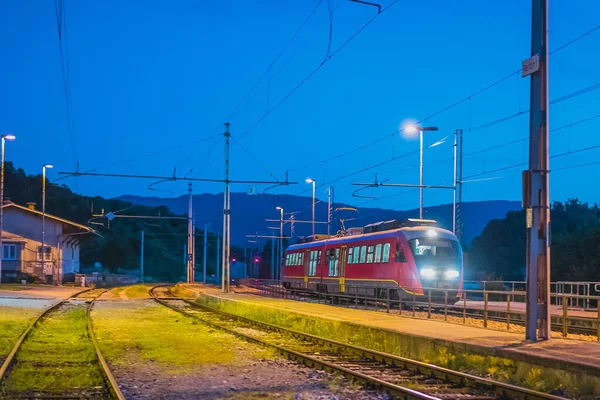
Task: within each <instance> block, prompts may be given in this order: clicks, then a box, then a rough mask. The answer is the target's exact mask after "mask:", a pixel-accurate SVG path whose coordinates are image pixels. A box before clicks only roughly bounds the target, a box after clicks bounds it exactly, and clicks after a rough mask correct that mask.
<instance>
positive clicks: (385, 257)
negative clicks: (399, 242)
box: [381, 243, 390, 263]
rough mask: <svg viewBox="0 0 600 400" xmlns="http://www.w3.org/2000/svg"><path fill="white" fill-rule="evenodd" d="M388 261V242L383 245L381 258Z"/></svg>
mask: <svg viewBox="0 0 600 400" xmlns="http://www.w3.org/2000/svg"><path fill="white" fill-rule="evenodd" d="M388 261H390V244H389V243H386V244H384V245H383V257H382V258H381V262H384V263H386V262H388Z"/></svg>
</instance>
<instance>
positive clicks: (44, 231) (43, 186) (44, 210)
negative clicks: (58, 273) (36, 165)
mask: <svg viewBox="0 0 600 400" xmlns="http://www.w3.org/2000/svg"><path fill="white" fill-rule="evenodd" d="M48 168H54V166H53V165H51V164H44V165H42V274H45V273H46V270H45V268H44V267H45V261H46V247H45V239H46V169H48ZM52 283H55V280H54V265H53V266H52Z"/></svg>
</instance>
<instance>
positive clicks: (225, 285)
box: [221, 122, 231, 293]
mask: <svg viewBox="0 0 600 400" xmlns="http://www.w3.org/2000/svg"><path fill="white" fill-rule="evenodd" d="M223 136H224V137H225V190H224V191H223V260H222V261H223V282H222V283H221V290H222V291H223V292H224V293H228V292H229V283H230V278H229V277H230V271H229V268H230V264H229V263H230V260H229V255H230V252H231V248H230V245H231V243H230V239H231V236H230V228H231V225H230V223H231V218H230V213H231V209H230V206H231V204H230V199H229V140H230V138H231V133H229V122H225V133H224V134H223Z"/></svg>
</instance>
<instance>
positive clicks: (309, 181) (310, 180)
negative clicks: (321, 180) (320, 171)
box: [306, 178, 315, 183]
mask: <svg viewBox="0 0 600 400" xmlns="http://www.w3.org/2000/svg"><path fill="white" fill-rule="evenodd" d="M306 183H315V180H314V179H312V178H306Z"/></svg>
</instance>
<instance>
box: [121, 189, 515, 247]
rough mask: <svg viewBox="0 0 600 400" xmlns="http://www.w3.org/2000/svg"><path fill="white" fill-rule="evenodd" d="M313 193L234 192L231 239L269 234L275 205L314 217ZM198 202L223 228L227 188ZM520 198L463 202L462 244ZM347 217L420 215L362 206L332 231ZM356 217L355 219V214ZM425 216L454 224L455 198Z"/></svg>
mask: <svg viewBox="0 0 600 400" xmlns="http://www.w3.org/2000/svg"><path fill="white" fill-rule="evenodd" d="M118 199H119V200H123V201H129V202H131V203H134V204H139V205H145V206H152V207H156V206H166V207H168V208H169V210H170V211H171V212H173V213H176V214H186V213H187V208H188V197H187V196H185V195H184V196H180V197H177V198H161V197H141V196H131V195H125V196H121V197H119V198H118ZM311 202H312V199H311V197H305V196H294V195H272V194H258V195H256V196H249V195H247V194H246V193H232V194H231V229H232V232H231V235H232V236H231V241H232V244H236V245H239V246H244V245H245V244H246V243H247V238H246V235H248V234H256V233H258V234H259V235H260V234H263V235H264V234H270V231H269V229H268V226H278V223H277V222H269V223H268V222H265V219H277V220H278V219H279V212H278V211H277V210H276V209H275V207H277V206H280V207H283V208H284V211H285V213H286V219H287V218H289V214H288V213H290V212H296V211H299V212H298V213H296V214H295V219H296V220H305V221H310V220H311ZM341 207H352V206H350V205H348V204H343V203H334V209H335V208H341ZM193 208H194V214H195V220H196V224H197V227H198V228H199V229H203V226H204V224H205V223H209V224H210V227H209V230H210V231H214V232H220V231H221V229H222V228H221V225H222V215H223V195H222V194H206V193H205V194H197V195H194V197H193ZM520 208H521V203H520V202H518V201H507V200H491V201H475V202H466V203H463V204H462V205H461V217H462V223H463V232H464V236H463V244H465V245H468V244H470V243H471V241H472V240H473V238H474V237H476V236H478V235H479V234H481V232H482V231H483V228H484V227H485V226H486V225H487V223H488V222H489V221H490V220H492V219H495V218H504V216H505V215H506V213H507V212H508V211H511V210H519V209H520ZM315 213H316V220H317V221H327V202H324V201H322V202H318V203H317V205H316V211H315ZM341 213H343V215H341V216H342V217H343V218H346V219H347V222H346V227H353V226H364V225H367V224H370V223H373V222H377V221H384V220H390V219H394V218H400V219H402V218H415V217H418V209H417V210H408V211H395V210H390V209H382V208H366V207H359V208H358V213H353V212H348V211H342V212H338V213H337V214H336V215H335V218H334V222H333V225H332V231H333V232H336V231H337V230H338V229H339V227H340V223H339V218H340V214H341ZM351 218H353V220H350V219H351ZM424 218H428V219H435V220H437V221H438V222H439V223H440V225H441V226H442V227H444V228H447V229H452V204H443V205H439V206H433V207H426V208H425V209H424ZM289 229H290V227H289V224H288V225H286V226H285V227H284V235H286V236H287V235H289V234H290V230H289ZM316 232H317V233H327V226H326V225H324V224H323V225H317V227H316ZM310 233H311V224H300V223H298V224H296V225H295V234H296V235H297V236H306V235H310Z"/></svg>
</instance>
